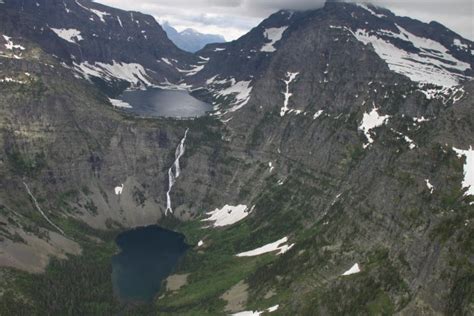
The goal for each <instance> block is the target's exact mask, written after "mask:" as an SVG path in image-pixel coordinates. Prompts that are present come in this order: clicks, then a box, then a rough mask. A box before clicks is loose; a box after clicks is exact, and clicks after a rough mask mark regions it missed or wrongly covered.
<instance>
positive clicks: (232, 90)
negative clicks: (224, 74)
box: [210, 78, 252, 112]
mask: <svg viewBox="0 0 474 316" xmlns="http://www.w3.org/2000/svg"><path fill="white" fill-rule="evenodd" d="M229 83H230V86H228V87H227V88H223V89H220V88H218V87H216V86H223V85H224V86H227V85H228V84H229ZM212 84H213V85H214V87H210V89H211V91H212V92H214V95H215V96H216V97H228V96H232V97H233V98H234V100H233V102H232V103H231V104H232V105H233V106H232V107H231V108H230V109H229V110H228V111H227V112H235V111H237V110H240V109H241V108H242V107H243V106H245V105H246V104H247V103H248V101H249V100H250V93H251V92H252V87H251V86H250V85H251V84H252V81H236V80H235V79H234V78H231V79H228V80H219V81H217V80H215V79H214V81H213V82H212Z"/></svg>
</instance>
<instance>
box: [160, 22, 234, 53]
mask: <svg viewBox="0 0 474 316" xmlns="http://www.w3.org/2000/svg"><path fill="white" fill-rule="evenodd" d="M163 29H164V30H165V32H166V34H167V35H168V37H169V38H170V39H171V40H172V41H173V43H175V44H176V46H178V47H179V48H181V49H182V50H185V51H187V52H191V53H195V52H197V51H198V50H200V49H202V48H203V47H204V46H206V45H207V44H211V43H224V42H225V38H224V37H223V36H222V35H215V34H203V33H199V32H198V31H196V30H193V29H190V28H188V29H185V30H183V31H181V32H178V31H177V30H176V29H175V28H173V27H172V26H171V25H170V24H168V23H164V24H163Z"/></svg>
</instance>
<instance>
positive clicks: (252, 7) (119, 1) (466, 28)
mask: <svg viewBox="0 0 474 316" xmlns="http://www.w3.org/2000/svg"><path fill="white" fill-rule="evenodd" d="M96 2H100V3H103V4H106V5H110V6H113V7H118V8H122V9H126V10H134V11H141V12H144V13H148V14H152V15H153V16H155V18H156V19H157V20H158V21H160V22H163V21H169V22H170V24H171V25H173V26H174V27H176V28H177V29H178V30H182V29H184V28H188V27H191V28H194V29H197V30H198V31H201V32H205V33H218V34H221V35H223V36H224V37H225V38H226V39H227V40H232V39H236V38H238V37H240V36H241V35H243V34H245V33H246V32H248V31H249V30H250V29H251V28H252V27H254V26H256V25H257V24H258V23H259V22H260V21H261V20H263V19H264V18H266V17H267V16H268V15H270V14H271V13H273V12H275V11H278V10H280V9H291V10H308V9H317V8H320V7H322V6H323V5H324V2H325V1H324V0H134V1H133V2H132V1H129V0H96ZM369 2H371V3H373V4H374V5H378V6H382V7H386V8H388V9H390V10H392V11H393V12H394V13H396V14H398V15H404V16H409V17H412V18H416V19H419V20H421V21H424V22H430V21H432V20H434V21H437V22H440V23H442V24H444V25H446V26H447V27H448V28H451V29H452V30H454V31H455V32H458V33H459V34H461V35H462V36H464V37H467V38H469V39H471V40H472V39H474V22H473V19H472V16H473V13H474V9H473V6H474V5H473V1H472V0H449V1H447V0H375V1H369Z"/></svg>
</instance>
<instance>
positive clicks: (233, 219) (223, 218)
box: [202, 204, 252, 227]
mask: <svg viewBox="0 0 474 316" xmlns="http://www.w3.org/2000/svg"><path fill="white" fill-rule="evenodd" d="M251 212H252V210H250V211H249V210H248V208H247V206H246V205H243V204H240V205H237V206H231V205H224V207H223V208H221V209H218V208H216V209H215V210H214V211H212V212H208V213H206V215H209V217H208V218H205V219H203V220H202V221H203V222H208V221H212V222H214V223H213V224H212V225H213V227H222V226H228V225H232V224H235V223H237V222H239V221H241V220H243V219H244V218H246V217H247V216H248V215H249V214H250V213H251Z"/></svg>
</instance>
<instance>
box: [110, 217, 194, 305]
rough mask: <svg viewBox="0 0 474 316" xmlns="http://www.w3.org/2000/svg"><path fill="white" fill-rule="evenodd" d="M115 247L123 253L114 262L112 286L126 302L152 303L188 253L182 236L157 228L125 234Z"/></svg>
mask: <svg viewBox="0 0 474 316" xmlns="http://www.w3.org/2000/svg"><path fill="white" fill-rule="evenodd" d="M116 243H117V245H118V246H119V248H120V250H121V251H120V253H119V254H117V255H115V256H114V257H113V258H112V283H113V286H114V293H115V295H116V296H117V297H118V298H119V299H120V300H121V301H124V302H151V301H152V300H153V298H154V297H155V295H156V293H158V291H159V290H160V286H161V282H162V281H163V280H164V279H166V278H167V277H168V276H169V275H170V274H171V273H172V272H173V270H174V269H175V267H176V265H177V263H178V261H179V259H180V258H181V257H182V256H183V255H184V253H185V252H186V250H187V249H188V245H186V243H185V242H184V236H183V235H181V234H179V233H176V232H173V231H170V230H166V229H163V228H161V227H158V226H148V227H140V228H136V229H133V230H130V231H126V232H124V233H122V234H120V235H119V236H118V237H117V239H116Z"/></svg>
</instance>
